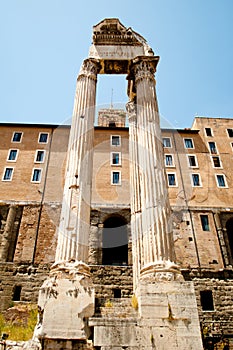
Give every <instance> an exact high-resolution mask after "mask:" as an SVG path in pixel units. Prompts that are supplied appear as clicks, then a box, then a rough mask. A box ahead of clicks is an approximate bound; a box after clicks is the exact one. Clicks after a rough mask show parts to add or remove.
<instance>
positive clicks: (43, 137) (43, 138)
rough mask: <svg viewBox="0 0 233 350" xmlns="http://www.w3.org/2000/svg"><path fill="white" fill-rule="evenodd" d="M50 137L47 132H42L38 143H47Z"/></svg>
mask: <svg viewBox="0 0 233 350" xmlns="http://www.w3.org/2000/svg"><path fill="white" fill-rule="evenodd" d="M48 137H49V134H48V133H47V132H40V133H39V138H38V142H39V143H47V142H48Z"/></svg>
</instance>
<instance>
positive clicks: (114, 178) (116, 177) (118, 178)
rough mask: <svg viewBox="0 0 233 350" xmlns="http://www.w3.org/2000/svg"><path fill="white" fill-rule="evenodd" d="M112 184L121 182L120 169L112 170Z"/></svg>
mask: <svg viewBox="0 0 233 350" xmlns="http://www.w3.org/2000/svg"><path fill="white" fill-rule="evenodd" d="M111 183H112V185H120V184H121V173H120V171H112V181H111Z"/></svg>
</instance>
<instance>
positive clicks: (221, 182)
mask: <svg viewBox="0 0 233 350" xmlns="http://www.w3.org/2000/svg"><path fill="white" fill-rule="evenodd" d="M216 180H217V185H218V187H227V186H226V180H225V176H224V175H216Z"/></svg>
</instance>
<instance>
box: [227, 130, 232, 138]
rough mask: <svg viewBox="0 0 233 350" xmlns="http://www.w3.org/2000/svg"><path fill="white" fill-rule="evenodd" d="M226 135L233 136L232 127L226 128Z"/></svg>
mask: <svg viewBox="0 0 233 350" xmlns="http://www.w3.org/2000/svg"><path fill="white" fill-rule="evenodd" d="M227 132H228V136H229V137H233V129H227Z"/></svg>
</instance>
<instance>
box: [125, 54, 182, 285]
mask: <svg viewBox="0 0 233 350" xmlns="http://www.w3.org/2000/svg"><path fill="white" fill-rule="evenodd" d="M157 62H158V57H144V56H143V57H138V58H136V59H134V60H133V65H132V73H133V76H134V81H135V89H136V108H137V113H136V118H135V119H136V120H135V121H134V122H131V121H129V125H130V141H132V140H133V142H131V143H132V147H131V148H132V149H131V158H132V159H131V162H132V163H133V165H132V166H131V172H132V174H131V181H132V185H131V188H132V191H133V193H132V195H131V208H132V230H134V231H135V234H133V235H134V239H136V242H135V243H134V247H135V249H136V251H135V253H136V252H137V254H138V255H139V256H138V258H137V259H138V261H137V264H136V265H137V268H135V273H136V274H137V275H138V276H139V273H138V269H139V268H140V278H143V277H146V276H147V277H148V276H149V275H153V278H154V277H155V278H158V279H161V278H165V279H166V278H168V279H170V278H172V279H174V278H175V277H174V276H175V274H176V273H177V272H179V271H178V268H177V266H176V265H175V264H174V260H175V256H174V248H173V240H172V229H171V211H170V205H169V199H168V193H167V182H166V177H165V170H164V158H163V157H164V156H163V147H162V143H161V130H160V123H159V114H158V105H157V98H156V91H155V78H154V73H155V71H156V65H157ZM134 163H135V164H134ZM137 182H138V184H137V185H136V183H137Z"/></svg>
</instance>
